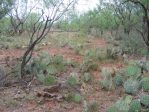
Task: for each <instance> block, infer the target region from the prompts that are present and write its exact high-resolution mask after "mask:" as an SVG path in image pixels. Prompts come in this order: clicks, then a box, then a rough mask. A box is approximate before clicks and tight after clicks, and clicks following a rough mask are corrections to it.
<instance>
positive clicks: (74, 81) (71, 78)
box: [66, 73, 79, 86]
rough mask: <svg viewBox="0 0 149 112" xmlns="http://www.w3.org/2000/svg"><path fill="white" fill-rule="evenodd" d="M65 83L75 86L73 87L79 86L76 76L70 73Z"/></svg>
mask: <svg viewBox="0 0 149 112" xmlns="http://www.w3.org/2000/svg"><path fill="white" fill-rule="evenodd" d="M66 83H67V84H69V85H70V86H75V85H77V84H79V79H78V74H77V73H71V74H70V76H69V77H68V79H67V81H66Z"/></svg>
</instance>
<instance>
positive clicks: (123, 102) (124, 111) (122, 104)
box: [107, 96, 132, 112]
mask: <svg viewBox="0 0 149 112" xmlns="http://www.w3.org/2000/svg"><path fill="white" fill-rule="evenodd" d="M131 101H132V96H126V97H123V98H122V99H120V100H118V101H117V102H116V103H115V104H114V105H113V106H111V107H110V108H108V110H107V112H128V111H129V106H130V103H131Z"/></svg>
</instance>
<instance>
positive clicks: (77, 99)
mask: <svg viewBox="0 0 149 112" xmlns="http://www.w3.org/2000/svg"><path fill="white" fill-rule="evenodd" d="M81 100H82V97H81V95H80V94H75V95H74V97H73V101H74V102H75V103H80V102H81Z"/></svg>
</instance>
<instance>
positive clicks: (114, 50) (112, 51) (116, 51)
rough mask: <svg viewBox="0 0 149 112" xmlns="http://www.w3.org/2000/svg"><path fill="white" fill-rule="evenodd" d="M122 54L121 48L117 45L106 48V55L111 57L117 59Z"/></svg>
mask: <svg viewBox="0 0 149 112" xmlns="http://www.w3.org/2000/svg"><path fill="white" fill-rule="evenodd" d="M121 54H122V49H121V48H119V47H109V48H108V49H107V57H108V58H111V59H117V58H118V57H120V56H121Z"/></svg>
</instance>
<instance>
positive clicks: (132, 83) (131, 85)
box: [124, 79, 139, 95]
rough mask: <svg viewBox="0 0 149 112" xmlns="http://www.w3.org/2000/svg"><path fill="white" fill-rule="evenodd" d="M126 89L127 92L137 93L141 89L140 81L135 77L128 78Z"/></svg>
mask: <svg viewBox="0 0 149 112" xmlns="http://www.w3.org/2000/svg"><path fill="white" fill-rule="evenodd" d="M124 90H125V92H126V93H127V94H133V95H135V94H137V93H138V90H139V83H138V81H137V80H134V79H128V80H127V81H126V82H125V83H124Z"/></svg>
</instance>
